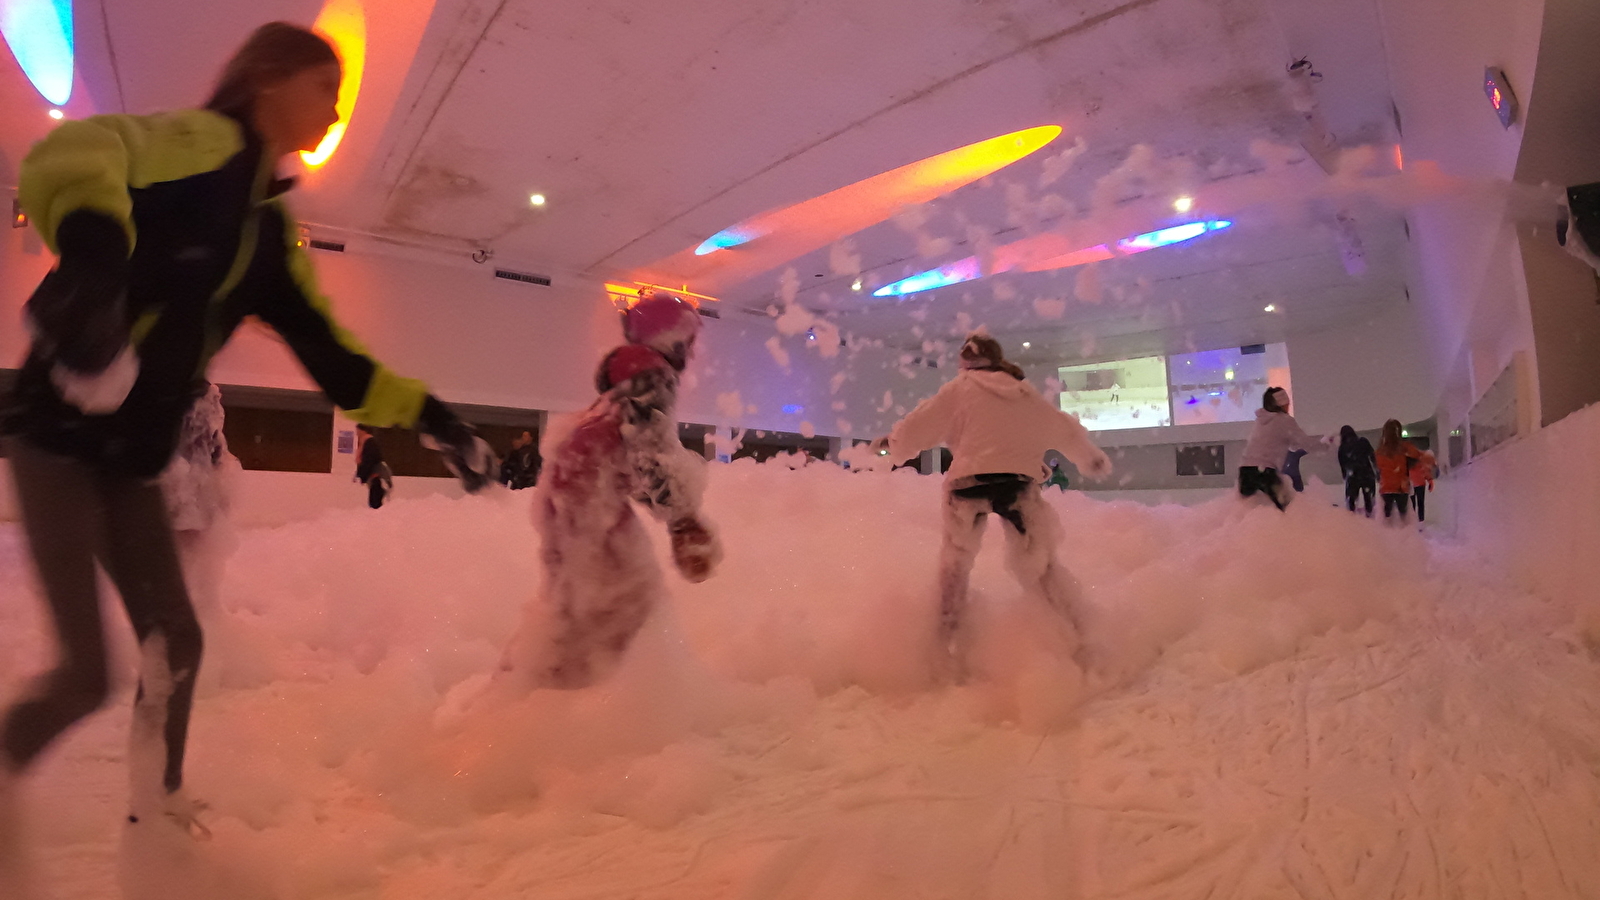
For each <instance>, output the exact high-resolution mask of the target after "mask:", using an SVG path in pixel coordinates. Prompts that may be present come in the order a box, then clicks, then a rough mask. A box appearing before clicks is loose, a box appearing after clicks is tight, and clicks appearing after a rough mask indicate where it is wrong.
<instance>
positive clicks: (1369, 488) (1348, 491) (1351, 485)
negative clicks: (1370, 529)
mask: <svg viewBox="0 0 1600 900" xmlns="http://www.w3.org/2000/svg"><path fill="white" fill-rule="evenodd" d="M1377 490H1378V487H1377V485H1375V484H1373V483H1372V482H1370V481H1369V482H1366V483H1362V482H1359V481H1356V480H1355V479H1348V480H1346V481H1345V483H1344V505H1345V508H1346V509H1348V510H1350V511H1351V512H1355V511H1356V495H1357V494H1360V495H1361V500H1362V502H1363V503H1364V504H1365V505H1366V507H1367V518H1369V519H1370V518H1372V495H1373V494H1374V493H1376V492H1377Z"/></svg>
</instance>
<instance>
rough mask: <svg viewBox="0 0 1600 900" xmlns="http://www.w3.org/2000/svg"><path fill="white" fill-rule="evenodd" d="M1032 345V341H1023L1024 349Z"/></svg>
mask: <svg viewBox="0 0 1600 900" xmlns="http://www.w3.org/2000/svg"><path fill="white" fill-rule="evenodd" d="M1032 346H1033V343H1032V342H1031V341H1023V342H1022V349H1024V350H1026V349H1028V348H1029V347H1032Z"/></svg>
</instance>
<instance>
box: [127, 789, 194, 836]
mask: <svg viewBox="0 0 1600 900" xmlns="http://www.w3.org/2000/svg"><path fill="white" fill-rule="evenodd" d="M129 805H130V806H131V807H132V808H131V809H130V810H129V811H128V824H129V825H142V824H150V823H156V822H166V823H170V824H172V825H176V826H177V827H178V829H179V830H181V831H182V832H183V833H185V834H187V835H188V836H189V837H190V838H192V839H193V840H196V841H209V840H211V829H210V828H207V827H206V824H205V822H203V821H201V816H202V815H203V814H204V813H205V812H206V811H207V810H209V809H210V808H211V807H210V805H209V804H207V803H206V802H205V801H204V800H198V799H195V798H194V797H191V796H189V794H188V792H187V791H185V790H184V789H183V788H178V789H177V790H176V791H172V792H171V793H167V792H165V791H163V792H162V793H161V795H160V796H158V797H147V798H144V799H143V801H140V800H138V799H135V800H134V801H133V802H132V803H130V804H129Z"/></svg>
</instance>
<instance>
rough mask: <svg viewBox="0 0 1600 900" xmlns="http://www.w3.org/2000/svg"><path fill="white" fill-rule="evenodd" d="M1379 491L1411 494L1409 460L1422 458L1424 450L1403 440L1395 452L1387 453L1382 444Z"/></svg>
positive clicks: (1379, 459) (1378, 455)
mask: <svg viewBox="0 0 1600 900" xmlns="http://www.w3.org/2000/svg"><path fill="white" fill-rule="evenodd" d="M1377 457H1378V493H1380V494H1409V493H1411V473H1410V472H1409V471H1407V469H1408V467H1407V465H1406V461H1407V460H1412V459H1418V460H1420V459H1422V451H1421V450H1418V449H1417V445H1416V444H1413V443H1411V442H1410V441H1401V442H1400V447H1399V448H1398V449H1397V450H1395V452H1393V453H1385V452H1384V451H1383V447H1382V445H1379V447H1378V452H1377Z"/></svg>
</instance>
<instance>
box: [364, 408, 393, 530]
mask: <svg viewBox="0 0 1600 900" xmlns="http://www.w3.org/2000/svg"><path fill="white" fill-rule="evenodd" d="M356 435H357V437H358V438H359V439H360V441H361V449H360V450H359V451H358V454H359V455H358V456H357V457H356V480H357V481H359V482H361V483H362V484H364V485H366V486H367V506H369V507H371V508H373V509H377V508H379V507H381V506H383V501H384V498H386V497H388V496H389V492H390V491H391V490H393V489H394V473H393V472H391V471H390V470H389V464H388V463H386V462H384V461H383V447H382V446H381V445H379V444H378V435H377V434H376V433H374V432H373V430H372V429H371V428H369V427H367V426H366V425H357V426H356Z"/></svg>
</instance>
